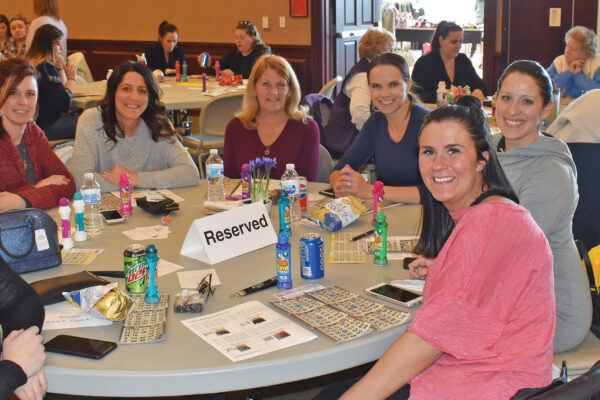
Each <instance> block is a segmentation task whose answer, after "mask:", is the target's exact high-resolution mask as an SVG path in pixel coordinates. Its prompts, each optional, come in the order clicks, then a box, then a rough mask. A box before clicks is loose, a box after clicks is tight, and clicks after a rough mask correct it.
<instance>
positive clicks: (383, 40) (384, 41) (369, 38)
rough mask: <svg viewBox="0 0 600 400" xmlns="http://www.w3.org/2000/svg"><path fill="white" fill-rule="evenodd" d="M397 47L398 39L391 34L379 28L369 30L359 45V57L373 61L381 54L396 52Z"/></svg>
mask: <svg viewBox="0 0 600 400" xmlns="http://www.w3.org/2000/svg"><path fill="white" fill-rule="evenodd" d="M395 45H396V39H395V38H394V35H392V34H391V33H390V32H388V31H386V30H383V29H379V28H369V29H367V32H366V33H365V34H364V35H363V37H362V38H361V39H360V42H359V43H358V56H359V57H360V58H364V57H366V58H368V59H369V60H372V59H374V58H375V57H376V56H377V55H378V54H380V53H386V52H389V51H392V50H394V46H395Z"/></svg>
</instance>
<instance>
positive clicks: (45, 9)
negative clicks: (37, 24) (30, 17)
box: [33, 0, 60, 19]
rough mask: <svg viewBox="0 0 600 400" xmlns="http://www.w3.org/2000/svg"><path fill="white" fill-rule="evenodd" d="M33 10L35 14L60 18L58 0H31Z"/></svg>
mask: <svg viewBox="0 0 600 400" xmlns="http://www.w3.org/2000/svg"><path fill="white" fill-rule="evenodd" d="M33 12H34V13H36V14H37V15H47V16H49V17H52V18H54V19H60V7H59V6H58V0H33Z"/></svg>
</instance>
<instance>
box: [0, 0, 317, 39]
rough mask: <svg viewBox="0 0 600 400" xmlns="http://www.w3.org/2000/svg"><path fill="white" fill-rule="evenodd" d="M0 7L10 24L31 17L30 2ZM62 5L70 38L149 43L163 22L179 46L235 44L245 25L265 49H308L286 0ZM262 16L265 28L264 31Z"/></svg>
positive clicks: (76, 1)
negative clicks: (254, 28) (255, 29)
mask: <svg viewBox="0 0 600 400" xmlns="http://www.w3.org/2000/svg"><path fill="white" fill-rule="evenodd" d="M0 3H1V4H2V6H1V7H0V12H2V13H5V14H6V15H7V16H8V17H9V19H10V17H11V16H12V15H14V14H15V13H17V12H20V13H22V14H23V15H25V16H26V17H27V18H30V19H31V18H33V16H34V15H33V6H32V2H31V1H29V0H18V1H9V0H0ZM60 6H61V11H62V14H63V20H64V21H65V24H66V25H67V29H68V30H69V38H71V39H103V40H153V39H154V38H155V37H156V36H157V33H156V32H157V30H158V25H159V23H160V22H161V21H162V20H164V19H167V20H169V21H170V22H172V23H174V24H175V25H177V27H178V28H179V34H180V41H183V42H210V43H233V30H234V28H235V25H236V24H237V22H238V21H240V20H249V21H252V22H253V23H254V24H255V25H256V26H257V27H258V30H259V32H260V34H261V36H262V38H263V40H264V41H265V42H266V43H267V44H292V45H310V18H309V17H307V18H290V3H289V0H230V1H227V2H222V1H209V0H177V1H172V0H101V1H98V0H61V1H60ZM263 16H266V17H269V29H263V28H262V17H263ZM280 16H283V17H285V22H286V27H285V28H280V27H279V17H280Z"/></svg>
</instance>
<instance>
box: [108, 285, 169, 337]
mask: <svg viewBox="0 0 600 400" xmlns="http://www.w3.org/2000/svg"><path fill="white" fill-rule="evenodd" d="M145 297H146V295H145V294H134V295H131V299H132V300H133V308H132V309H131V311H129V314H127V318H125V321H124V322H123V328H122V329H121V337H120V338H119V343H121V344H134V343H153V342H160V341H163V340H165V337H166V334H167V311H168V309H169V295H168V294H167V295H164V294H163V295H161V296H160V303H158V304H146V301H145V300H144V298H145Z"/></svg>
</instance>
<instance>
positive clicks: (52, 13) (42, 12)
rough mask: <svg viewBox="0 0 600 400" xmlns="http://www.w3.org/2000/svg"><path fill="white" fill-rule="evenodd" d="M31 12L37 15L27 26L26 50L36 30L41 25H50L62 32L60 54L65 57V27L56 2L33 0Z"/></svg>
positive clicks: (56, 0)
mask: <svg viewBox="0 0 600 400" xmlns="http://www.w3.org/2000/svg"><path fill="white" fill-rule="evenodd" d="M33 12H34V13H35V15H39V17H37V18H36V19H34V20H33V21H31V24H30V25H29V31H28V32H27V41H26V43H25V45H26V46H27V50H29V48H30V47H31V42H32V41H33V37H34V36H35V32H36V31H37V29H38V28H39V27H41V26H43V25H46V24H50V25H54V26H55V27H57V28H58V29H60V31H61V32H62V37H61V40H60V43H61V46H62V53H63V54H64V55H65V57H66V56H67V27H66V26H65V23H64V22H63V20H62V19H61V15H60V7H59V6H58V0H33Z"/></svg>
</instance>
